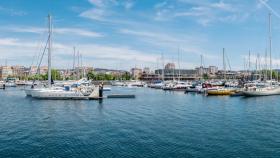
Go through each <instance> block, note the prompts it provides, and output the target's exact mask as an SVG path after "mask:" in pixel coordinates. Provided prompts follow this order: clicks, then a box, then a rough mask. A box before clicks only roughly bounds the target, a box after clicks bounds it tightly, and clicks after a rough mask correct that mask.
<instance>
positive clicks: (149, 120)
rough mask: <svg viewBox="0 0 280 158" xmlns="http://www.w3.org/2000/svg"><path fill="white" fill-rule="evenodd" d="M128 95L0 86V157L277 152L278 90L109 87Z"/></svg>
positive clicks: (166, 156) (251, 154)
mask: <svg viewBox="0 0 280 158" xmlns="http://www.w3.org/2000/svg"><path fill="white" fill-rule="evenodd" d="M106 93H107V94H109V93H118V94H120V93H122V94H135V95H136V98H134V99H104V100H103V101H102V102H101V101H94V100H76V101H73V100H37V99H32V98H27V97H25V94H24V91H22V90H21V89H20V88H7V89H6V90H1V91H0V98H1V102H0V118H1V119H0V127H1V128H0V157H94V158H105V157H106V158H107V157H116V158H120V157H137V158H138V157H140V158H141V157H143V158H144V157H145V158H152V157H153V158H154V157H158V158H169V157H180V158H181V157H280V122H279V120H280V97H279V96H268V97H252V98H245V97H228V96H219V97H217V96H208V97H207V96H203V95H199V94H184V93H181V92H165V91H162V90H155V89H149V88H118V87H113V88H112V91H111V92H105V95H106Z"/></svg>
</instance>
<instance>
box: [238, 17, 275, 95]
mask: <svg viewBox="0 0 280 158" xmlns="http://www.w3.org/2000/svg"><path fill="white" fill-rule="evenodd" d="M269 53H270V54H269V56H270V80H271V81H272V60H271V13H269ZM271 81H270V82H269V83H268V84H265V85H264V86H253V87H245V90H244V91H243V95H244V96H269V95H279V94H280V86H279V85H278V84H277V85H273V84H272V82H271ZM266 82H267V81H266Z"/></svg>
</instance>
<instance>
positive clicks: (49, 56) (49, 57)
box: [48, 14, 52, 87]
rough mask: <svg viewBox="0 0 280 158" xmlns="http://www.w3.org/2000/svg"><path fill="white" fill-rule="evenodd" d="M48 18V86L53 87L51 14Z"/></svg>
mask: <svg viewBox="0 0 280 158" xmlns="http://www.w3.org/2000/svg"><path fill="white" fill-rule="evenodd" d="M48 20H49V44H48V45H49V48H48V86H49V87H51V84H52V81H51V80H52V70H51V52H52V50H51V44H52V39H51V35H52V28H51V27H52V24H51V20H52V19H51V15H50V14H49V15H48Z"/></svg>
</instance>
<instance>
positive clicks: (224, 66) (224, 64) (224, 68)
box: [223, 48, 226, 79]
mask: <svg viewBox="0 0 280 158" xmlns="http://www.w3.org/2000/svg"><path fill="white" fill-rule="evenodd" d="M223 70H224V79H226V63H225V48H223Z"/></svg>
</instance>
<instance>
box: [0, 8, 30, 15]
mask: <svg viewBox="0 0 280 158" xmlns="http://www.w3.org/2000/svg"><path fill="white" fill-rule="evenodd" d="M1 12H2V13H5V14H9V15H10V16H24V15H27V13H26V12H24V11H20V10H14V9H11V8H5V7H2V6H0V13H1Z"/></svg>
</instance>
